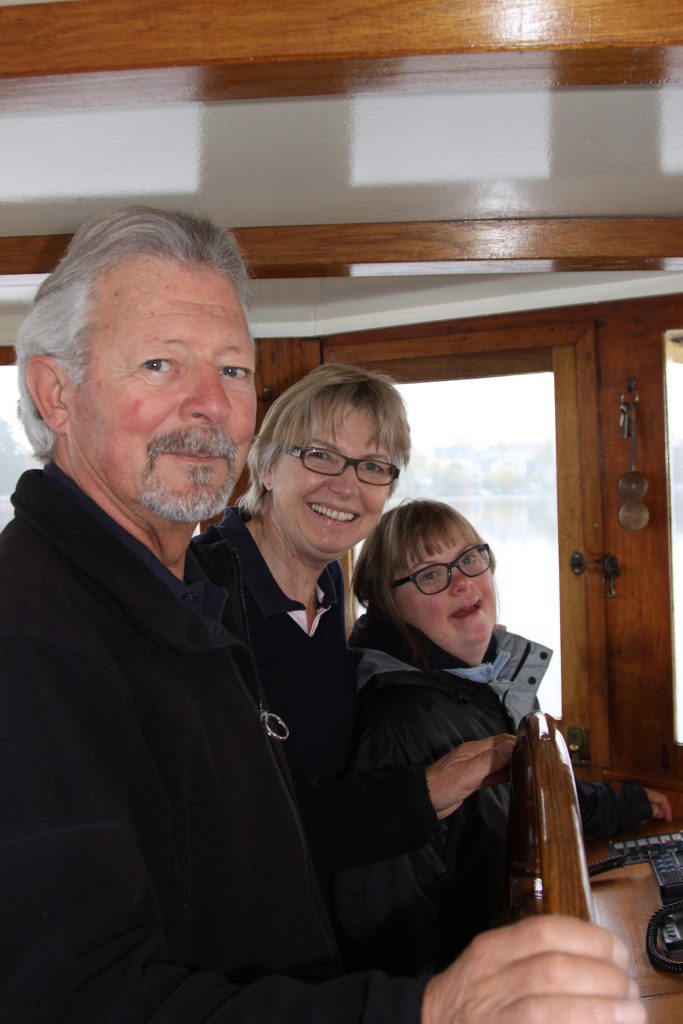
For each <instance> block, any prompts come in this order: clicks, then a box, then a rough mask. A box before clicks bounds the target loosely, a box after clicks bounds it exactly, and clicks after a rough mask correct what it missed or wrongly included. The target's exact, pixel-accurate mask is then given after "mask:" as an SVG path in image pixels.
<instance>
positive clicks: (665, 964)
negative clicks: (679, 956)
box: [645, 900, 683, 974]
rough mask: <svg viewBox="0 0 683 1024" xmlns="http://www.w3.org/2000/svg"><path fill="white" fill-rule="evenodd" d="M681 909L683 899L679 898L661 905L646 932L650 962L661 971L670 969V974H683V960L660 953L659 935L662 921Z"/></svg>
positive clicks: (646, 947) (646, 945)
mask: <svg viewBox="0 0 683 1024" xmlns="http://www.w3.org/2000/svg"><path fill="white" fill-rule="evenodd" d="M680 911H683V900H677V901H676V903H669V904H667V905H666V906H664V907H660V908H659V910H656V911H655V912H654V914H653V915H652V917H651V918H650V922H649V924H648V926H647V932H646V933H645V949H646V950H647V955H648V956H649V958H650V963H651V964H652V966H653V967H657V968H659V970H660V971H669V973H670V974H683V960H672V959H671V958H670V957H668V956H665V955H664V954H663V953H660V952H659V950H658V949H657V935H658V934H659V929H660V927H661V925H662V922H663V921H665V920H666V918H667V917H669V916H670V915H671V914H676V913H678V912H680Z"/></svg>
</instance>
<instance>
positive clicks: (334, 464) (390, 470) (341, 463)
mask: <svg viewBox="0 0 683 1024" xmlns="http://www.w3.org/2000/svg"><path fill="white" fill-rule="evenodd" d="M287 454H288V455H293V456H294V458H295V459H301V461H302V462H303V464H304V466H305V467H306V469H310V470H311V472H312V473H322V475H323V476H341V475H342V473H343V472H344V470H345V469H346V467H347V466H353V468H354V470H355V472H356V476H357V477H358V479H359V480H360V481H361V483H364V484H374V485H375V486H377V487H387V486H388V485H389V484H390V483H392V482H393V481H394V480H396V478H397V477H398V475H399V473H400V472H401V471H400V469H399V468H398V466H394V465H393V464H392V463H391V462H380V461H378V460H377V459H347V458H346V456H345V455H341V454H340V453H339V452H334V451H332V450H331V449H330V448H289V449H288V450H287Z"/></svg>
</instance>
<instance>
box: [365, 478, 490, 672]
mask: <svg viewBox="0 0 683 1024" xmlns="http://www.w3.org/2000/svg"><path fill="white" fill-rule="evenodd" d="M463 543H464V544H472V545H474V544H483V543H484V541H483V539H482V537H481V535H480V534H479V532H478V531H477V530H475V528H474V526H473V525H472V523H471V522H470V521H469V519H466V518H465V516H464V515H462V513H461V512H458V511H457V509H454V508H453V507H452V506H451V505H447V504H446V503H445V502H443V501H435V500H434V499H432V498H414V499H406V500H405V501H403V502H401V504H400V505H397V506H396V507H395V508H392V509H389V511H388V512H385V513H384V514H383V516H382V518H381V519H380V521H379V522H378V524H377V526H376V527H375V528H374V530H373V531H372V533H371V534H370V535H369V536H368V537H367V539H366V541H365V543H364V544H363V547H362V550H361V553H360V555H359V557H358V561H357V563H356V567H355V570H354V573H353V591H354V594H355V597H356V600H357V601H358V602H359V603H360V604H362V605H363V606H364V607H365V608H367V610H368V613H369V614H370V615H371V616H372V617H373V618H378V619H380V620H381V619H384V620H388V621H389V622H391V623H392V624H393V625H394V626H395V627H396V628H397V629H398V630H399V632H400V633H401V635H402V637H403V639H404V641H405V642H406V644H407V645H408V648H409V650H410V651H411V653H412V654H413V655H414V656H415V658H416V660H417V662H418V663H419V664H421V665H423V666H424V667H426V651H425V650H424V649H423V647H422V645H421V644H420V643H419V641H418V639H417V637H416V636H415V634H414V633H413V632H412V631H411V630H409V629H408V627H407V625H406V623H405V622H404V620H403V618H402V617H401V615H400V614H399V611H398V607H397V604H396V590H395V588H393V587H392V585H391V584H392V583H393V581H394V580H396V579H400V578H401V577H402V576H406V575H408V572H409V569H410V566H411V565H415V564H416V563H418V562H426V561H429V559H430V558H433V557H434V556H435V555H436V553H437V552H439V551H441V549H442V548H444V547H446V546H448V545H451V544H452V545H454V546H455V545H458V544H463ZM495 567H496V562H495V558H494V557H493V553H492V554H491V572H493V571H494V570H495ZM405 586H413V584H412V583H406V584H405Z"/></svg>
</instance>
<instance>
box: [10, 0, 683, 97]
mask: <svg viewBox="0 0 683 1024" xmlns="http://www.w3.org/2000/svg"><path fill="white" fill-rule="evenodd" d="M682 81H683V6H682V5H681V4H680V0H658V2H657V3H656V4H654V3H650V4H647V3H642V2H641V0H582V2H581V3H580V4H577V3H576V2H575V0H476V2H475V0H441V2H432V3H428V4H427V3H415V2H414V0H373V3H372V4H371V5H368V4H367V2H365V0H364V2H362V3H361V2H359V0H349V2H347V3H344V4H340V3H339V2H338V0H316V2H315V3H311V2H310V0H287V2H286V3H282V2H281V3H273V2H272V0H232V2H231V3H229V4H228V3H225V0H203V2H202V3H192V4H190V3H187V2H186V0H163V2H160V0H145V3H140V2H139V0H70V2H61V3H51V4H29V5H23V6H21V5H20V6H10V7H0V110H29V109H43V110H44V109H48V108H54V107H65V106H67V107H68V106H73V105H76V106H79V107H84V106H94V105H112V104H122V103H130V104H138V103H150V102H160V103H168V102H175V101H178V100H227V99H248V98H277V97H284V96H314V95H316V96H323V95H328V96H331V95H335V96H340V95H348V94H350V93H357V92H365V91H375V90H381V91H383V92H389V91H404V92H405V91H417V90H423V91H424V90H434V89H441V88H449V89H454V88H458V89H462V88H491V87H493V88H523V87H530V86H534V87H550V86H583V85H619V84H632V85H633V84H647V85H652V84H657V83H668V84H671V83H680V82H682Z"/></svg>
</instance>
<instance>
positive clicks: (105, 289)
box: [92, 256, 246, 322]
mask: <svg viewBox="0 0 683 1024" xmlns="http://www.w3.org/2000/svg"><path fill="white" fill-rule="evenodd" d="M92 300H93V305H94V306H95V308H97V307H106V306H108V305H113V306H114V313H115V314H116V313H117V312H118V313H125V310H126V308H127V307H129V306H135V307H137V308H136V315H137V316H139V317H147V316H148V317H157V316H163V315H164V314H168V315H173V314H179V315H182V313H183V312H187V313H188V314H189V315H192V314H195V313H198V312H206V313H207V315H217V316H226V315H227V316H229V317H230V318H232V319H239V320H240V321H245V322H246V317H245V313H244V309H243V306H242V302H241V300H240V297H239V295H238V293H237V289H236V288H235V286H234V285H233V284H232V282H231V281H230V280H229V278H228V277H226V275H224V274H222V273H221V272H220V271H218V270H216V269H214V268H213V267H207V266H203V265H197V266H187V265H185V264H182V263H177V262H175V261H172V260H167V259H162V258H160V257H155V256H132V257H129V258H127V259H125V260H121V261H120V262H119V263H116V264H114V265H113V266H112V267H110V268H108V269H107V270H106V271H104V272H103V273H102V274H101V275H100V276H99V277H98V278H97V279H96V281H95V282H94V286H93V292H92Z"/></svg>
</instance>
